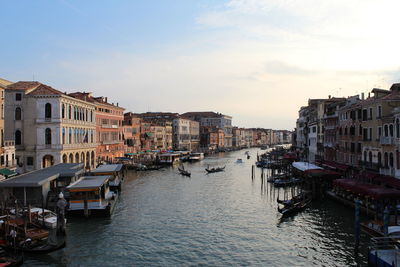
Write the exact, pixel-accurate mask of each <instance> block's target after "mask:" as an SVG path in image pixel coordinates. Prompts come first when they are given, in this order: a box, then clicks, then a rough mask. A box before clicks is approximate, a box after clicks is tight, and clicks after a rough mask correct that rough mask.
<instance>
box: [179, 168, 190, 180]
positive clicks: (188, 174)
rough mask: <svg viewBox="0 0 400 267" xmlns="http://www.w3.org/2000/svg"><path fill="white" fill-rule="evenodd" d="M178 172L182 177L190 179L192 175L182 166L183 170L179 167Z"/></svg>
mask: <svg viewBox="0 0 400 267" xmlns="http://www.w3.org/2000/svg"><path fill="white" fill-rule="evenodd" d="M178 171H179V173H180V174H181V175H183V176H187V177H190V175H191V173H190V172H188V171H187V170H185V167H183V166H182V169H181V168H179V167H178Z"/></svg>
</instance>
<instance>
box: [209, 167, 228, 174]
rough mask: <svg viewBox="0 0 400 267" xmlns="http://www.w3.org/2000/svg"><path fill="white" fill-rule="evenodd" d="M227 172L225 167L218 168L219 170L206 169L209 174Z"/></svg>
mask: <svg viewBox="0 0 400 267" xmlns="http://www.w3.org/2000/svg"><path fill="white" fill-rule="evenodd" d="M224 170H225V166H224V167H217V168H211V169H209V168H206V171H207V173H214V172H222V171H224Z"/></svg>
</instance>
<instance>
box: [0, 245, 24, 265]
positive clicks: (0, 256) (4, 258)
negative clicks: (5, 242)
mask: <svg viewBox="0 0 400 267" xmlns="http://www.w3.org/2000/svg"><path fill="white" fill-rule="evenodd" d="M23 262H24V258H23V256H22V254H16V253H11V252H9V251H6V250H4V249H2V248H0V266H1V267H15V266H21V265H22V263H23Z"/></svg>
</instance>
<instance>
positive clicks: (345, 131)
mask: <svg viewBox="0 0 400 267" xmlns="http://www.w3.org/2000/svg"><path fill="white" fill-rule="evenodd" d="M344 135H347V127H344Z"/></svg>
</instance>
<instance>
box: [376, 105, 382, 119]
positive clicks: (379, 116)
mask: <svg viewBox="0 0 400 267" xmlns="http://www.w3.org/2000/svg"><path fill="white" fill-rule="evenodd" d="M381 117H382V106H378V115H377V116H376V118H377V119H380V118H381Z"/></svg>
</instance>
